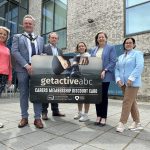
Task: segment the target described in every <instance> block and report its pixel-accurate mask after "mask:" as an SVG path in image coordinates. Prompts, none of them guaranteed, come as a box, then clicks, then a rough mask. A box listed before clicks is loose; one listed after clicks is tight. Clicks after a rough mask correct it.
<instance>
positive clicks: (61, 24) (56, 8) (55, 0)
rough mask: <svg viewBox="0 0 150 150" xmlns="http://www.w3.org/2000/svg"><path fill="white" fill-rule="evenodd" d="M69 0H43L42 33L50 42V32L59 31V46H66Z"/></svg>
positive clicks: (46, 41)
mask: <svg viewBox="0 0 150 150" xmlns="http://www.w3.org/2000/svg"><path fill="white" fill-rule="evenodd" d="M66 20H67V0H43V11H42V34H43V37H44V39H45V43H48V34H49V33H50V32H57V33H58V35H59V42H58V47H59V48H66V39H67V37H66V34H67V30H66V26H67V24H66Z"/></svg>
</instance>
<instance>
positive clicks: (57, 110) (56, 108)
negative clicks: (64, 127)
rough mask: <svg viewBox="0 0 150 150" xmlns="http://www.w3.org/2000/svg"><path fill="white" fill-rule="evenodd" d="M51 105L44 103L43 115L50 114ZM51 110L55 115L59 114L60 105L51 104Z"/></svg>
mask: <svg viewBox="0 0 150 150" xmlns="http://www.w3.org/2000/svg"><path fill="white" fill-rule="evenodd" d="M48 107H49V103H42V113H48ZM51 110H52V112H53V113H58V112H59V108H58V103H51Z"/></svg>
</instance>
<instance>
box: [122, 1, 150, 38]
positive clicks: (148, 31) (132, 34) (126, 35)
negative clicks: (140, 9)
mask: <svg viewBox="0 0 150 150" xmlns="http://www.w3.org/2000/svg"><path fill="white" fill-rule="evenodd" d="M126 1H127V0H124V37H129V36H134V35H140V34H146V33H150V29H149V30H145V31H139V32H135V33H129V34H127V30H126V29H127V25H126V23H127V18H126V17H127V16H126V12H127V9H130V8H135V7H137V6H141V5H143V4H146V3H150V2H149V1H147V2H142V3H139V4H135V5H133V6H129V7H127V6H126Z"/></svg>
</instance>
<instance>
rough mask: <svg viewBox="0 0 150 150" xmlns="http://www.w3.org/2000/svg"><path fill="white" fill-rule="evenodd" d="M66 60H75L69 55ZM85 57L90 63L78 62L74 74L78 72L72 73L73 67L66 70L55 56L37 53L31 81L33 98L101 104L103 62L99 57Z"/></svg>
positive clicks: (46, 100)
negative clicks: (77, 67)
mask: <svg viewBox="0 0 150 150" xmlns="http://www.w3.org/2000/svg"><path fill="white" fill-rule="evenodd" d="M66 59H68V60H69V61H70V62H72V59H70V57H69V56H68V57H66ZM86 59H88V62H89V63H88V64H87V65H79V72H77V73H78V74H73V73H76V72H72V69H66V70H64V71H63V69H62V66H61V65H60V64H59V61H58V59H57V57H56V56H34V57H33V58H32V67H33V75H32V76H31V80H30V101H31V102H42V103H44V102H48V103H100V102H101V95H102V92H101V81H100V76H99V74H100V71H101V61H100V60H99V59H98V58H96V57H89V58H86ZM57 63H58V64H57ZM57 71H58V73H57ZM62 71H63V72H62ZM61 72H62V73H61Z"/></svg>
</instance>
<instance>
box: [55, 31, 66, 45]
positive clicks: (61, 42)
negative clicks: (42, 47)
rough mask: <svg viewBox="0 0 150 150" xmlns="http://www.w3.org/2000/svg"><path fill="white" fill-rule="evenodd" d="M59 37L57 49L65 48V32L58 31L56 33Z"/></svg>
mask: <svg viewBox="0 0 150 150" xmlns="http://www.w3.org/2000/svg"><path fill="white" fill-rule="evenodd" d="M57 34H58V36H59V41H58V47H59V48H66V40H67V30H66V29H64V30H60V31H58V32H57Z"/></svg>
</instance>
